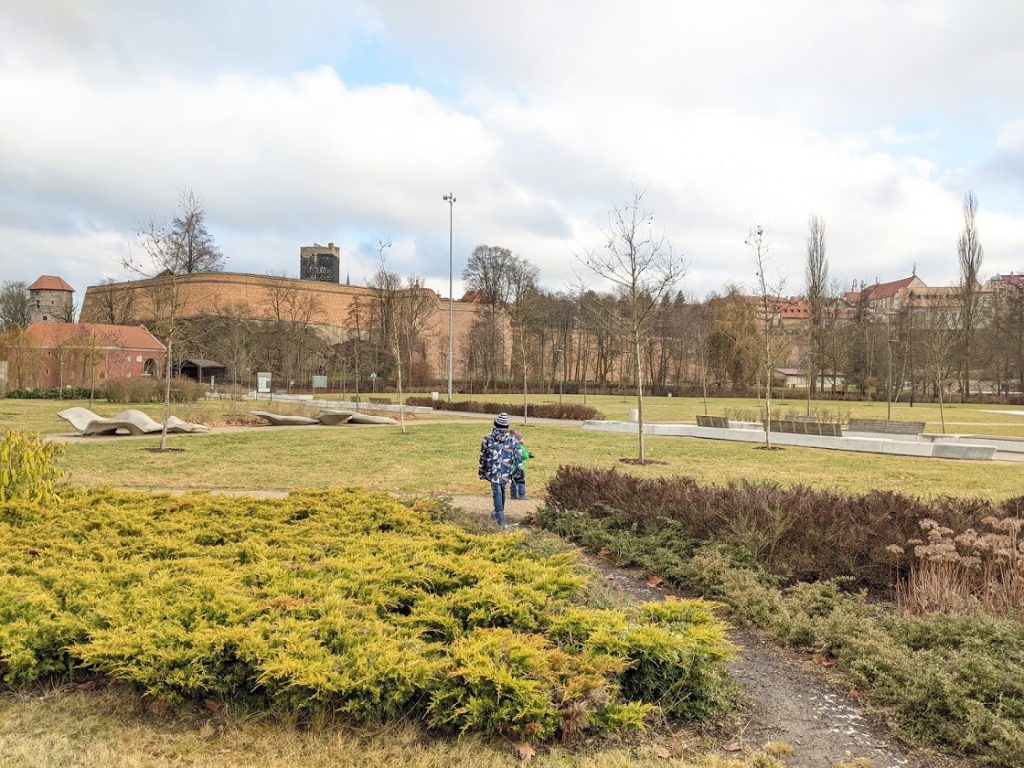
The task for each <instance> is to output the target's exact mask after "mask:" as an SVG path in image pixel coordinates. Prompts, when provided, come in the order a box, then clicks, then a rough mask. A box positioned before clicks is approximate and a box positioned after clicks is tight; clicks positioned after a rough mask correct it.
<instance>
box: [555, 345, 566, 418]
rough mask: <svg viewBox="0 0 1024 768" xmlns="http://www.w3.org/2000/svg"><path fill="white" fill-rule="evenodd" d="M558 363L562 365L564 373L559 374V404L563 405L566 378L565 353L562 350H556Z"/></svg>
mask: <svg viewBox="0 0 1024 768" xmlns="http://www.w3.org/2000/svg"><path fill="white" fill-rule="evenodd" d="M555 355H556V356H557V357H558V361H559V362H560V363H561V364H562V371H559V372H558V404H559V405H561V404H562V380H563V379H564V378H565V352H564V351H562V350H561V349H556V350H555Z"/></svg>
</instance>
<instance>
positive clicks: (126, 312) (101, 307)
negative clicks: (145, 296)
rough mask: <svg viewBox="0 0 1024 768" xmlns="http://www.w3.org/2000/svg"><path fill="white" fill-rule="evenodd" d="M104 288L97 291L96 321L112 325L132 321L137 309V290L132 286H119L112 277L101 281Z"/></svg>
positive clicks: (126, 323) (94, 305)
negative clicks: (131, 287)
mask: <svg viewBox="0 0 1024 768" xmlns="http://www.w3.org/2000/svg"><path fill="white" fill-rule="evenodd" d="M100 285H101V286H103V290H100V291H97V292H96V300H95V303H94V304H93V305H92V306H93V307H94V308H95V315H94V317H95V318H96V322H99V323H109V324H111V325H128V324H130V323H131V322H132V319H133V316H134V310H135V291H134V290H132V289H130V288H118V287H116V286H117V282H116V281H115V280H114V278H112V277H108V278H106V279H105V280H102V281H100Z"/></svg>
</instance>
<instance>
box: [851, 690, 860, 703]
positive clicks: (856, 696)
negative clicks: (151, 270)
mask: <svg viewBox="0 0 1024 768" xmlns="http://www.w3.org/2000/svg"><path fill="white" fill-rule="evenodd" d="M861 695H862V694H861V692H860V691H858V690H857V689H856V688H851V689H850V698H851V699H857V700H858V701H859V700H860V697H861Z"/></svg>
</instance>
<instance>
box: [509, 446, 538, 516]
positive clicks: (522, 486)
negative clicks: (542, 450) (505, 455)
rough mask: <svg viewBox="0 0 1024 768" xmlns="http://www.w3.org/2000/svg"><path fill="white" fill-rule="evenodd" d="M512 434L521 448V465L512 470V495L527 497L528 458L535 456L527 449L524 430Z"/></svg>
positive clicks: (518, 497)
mask: <svg viewBox="0 0 1024 768" xmlns="http://www.w3.org/2000/svg"><path fill="white" fill-rule="evenodd" d="M512 436H513V437H514V438H515V439H516V445H517V446H518V448H519V466H518V467H516V469H515V470H514V471H513V472H512V480H511V486H512V487H511V492H512V493H511V496H512V498H513V499H525V498H526V460H527V459H532V458H534V456H533V454H532V453H530V452H529V451H528V450H527V449H526V444H525V443H524V442H523V433H522V432H513V433H512Z"/></svg>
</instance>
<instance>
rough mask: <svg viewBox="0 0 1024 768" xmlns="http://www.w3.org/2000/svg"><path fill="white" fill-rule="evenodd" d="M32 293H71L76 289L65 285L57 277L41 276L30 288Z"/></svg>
mask: <svg viewBox="0 0 1024 768" xmlns="http://www.w3.org/2000/svg"><path fill="white" fill-rule="evenodd" d="M28 289H29V290H30V291H70V292H71V293H74V292H75V289H74V288H72V287H71V286H70V285H68V284H67V283H65V282H64V281H63V280H62V279H61V278H59V277H57V276H56V275H40V276H39V278H38V279H37V280H36V281H35V282H34V283H32V285H30V286H29V287H28Z"/></svg>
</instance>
